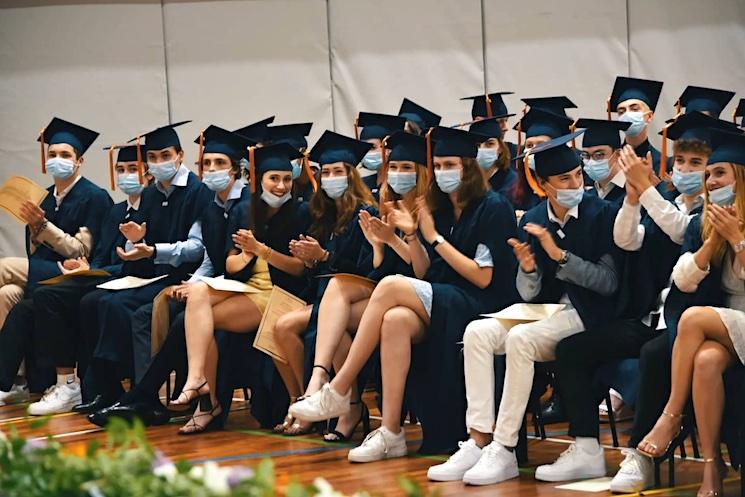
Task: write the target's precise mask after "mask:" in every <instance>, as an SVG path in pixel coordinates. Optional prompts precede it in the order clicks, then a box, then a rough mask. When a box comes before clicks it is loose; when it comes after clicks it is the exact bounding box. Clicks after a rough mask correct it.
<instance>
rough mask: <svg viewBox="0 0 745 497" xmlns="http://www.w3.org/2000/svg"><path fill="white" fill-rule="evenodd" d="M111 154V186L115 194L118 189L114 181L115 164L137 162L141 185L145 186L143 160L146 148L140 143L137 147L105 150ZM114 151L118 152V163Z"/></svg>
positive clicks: (122, 146) (108, 148) (119, 146)
mask: <svg viewBox="0 0 745 497" xmlns="http://www.w3.org/2000/svg"><path fill="white" fill-rule="evenodd" d="M104 150H107V151H108V152H109V186H110V187H111V191H112V192H113V191H114V190H115V189H116V182H115V181H114V163H115V162H137V174H138V176H139V179H140V184H141V185H143V184H145V178H144V170H143V165H142V158H143V157H145V147H144V146H142V145H140V144H139V143H137V144H135V145H112V146H110V147H107V148H104ZM114 150H116V151H117V154H116V161H114Z"/></svg>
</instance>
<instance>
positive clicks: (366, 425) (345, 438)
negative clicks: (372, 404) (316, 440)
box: [323, 399, 370, 443]
mask: <svg viewBox="0 0 745 497" xmlns="http://www.w3.org/2000/svg"><path fill="white" fill-rule="evenodd" d="M356 404H362V412H361V413H360V419H358V420H357V422H356V423H355V424H354V426H353V427H352V431H350V432H349V434H348V435H347V434H344V433H342V432H340V431H337V430H331V431H329V432H327V433H326V436H328V435H334V437H335V438H326V436H324V437H323V439H324V440H325V441H326V442H331V443H344V442H349V441H350V440H351V439H352V437H353V436H354V432H355V431H357V427H358V426H359V425H360V423H362V430H363V432H364V433H363V435H362V438H365V437H366V436H367V435H368V434H369V433H370V411H369V410H368V409H367V405H366V404H365V403H364V402H362V399H360V400H358V401H357V402H350V405H356Z"/></svg>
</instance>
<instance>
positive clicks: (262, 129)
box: [233, 116, 274, 143]
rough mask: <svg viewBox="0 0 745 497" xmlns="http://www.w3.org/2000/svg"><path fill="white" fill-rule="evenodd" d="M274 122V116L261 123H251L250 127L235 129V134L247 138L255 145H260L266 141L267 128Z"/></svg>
mask: <svg viewBox="0 0 745 497" xmlns="http://www.w3.org/2000/svg"><path fill="white" fill-rule="evenodd" d="M273 122H274V116H271V117H267V118H266V119H262V120H261V121H256V122H255V123H251V124H249V125H248V126H243V127H242V128H238V129H234V130H233V133H238V134H239V135H242V136H245V137H246V138H248V139H249V140H251V141H252V142H254V143H260V142H261V141H262V140H264V139H265V134H266V130H267V127H268V126H269V125H270V124H272V123H273Z"/></svg>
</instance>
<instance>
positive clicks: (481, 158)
mask: <svg viewBox="0 0 745 497" xmlns="http://www.w3.org/2000/svg"><path fill="white" fill-rule="evenodd" d="M498 158H499V149H496V148H480V149H479V151H478V153H477V155H476V160H477V161H478V162H479V166H481V169H489V168H490V167H492V166H493V165H494V163H495V162H496V161H497V159H498Z"/></svg>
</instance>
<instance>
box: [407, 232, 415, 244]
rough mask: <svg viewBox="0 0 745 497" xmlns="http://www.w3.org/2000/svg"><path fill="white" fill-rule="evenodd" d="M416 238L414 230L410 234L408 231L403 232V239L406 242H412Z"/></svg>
mask: <svg viewBox="0 0 745 497" xmlns="http://www.w3.org/2000/svg"><path fill="white" fill-rule="evenodd" d="M416 239H417V237H416V231H415V232H414V233H412V234H410V235H409V234H408V233H404V240H405V241H406V242H407V243H408V242H413V241H415V240H416Z"/></svg>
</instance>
